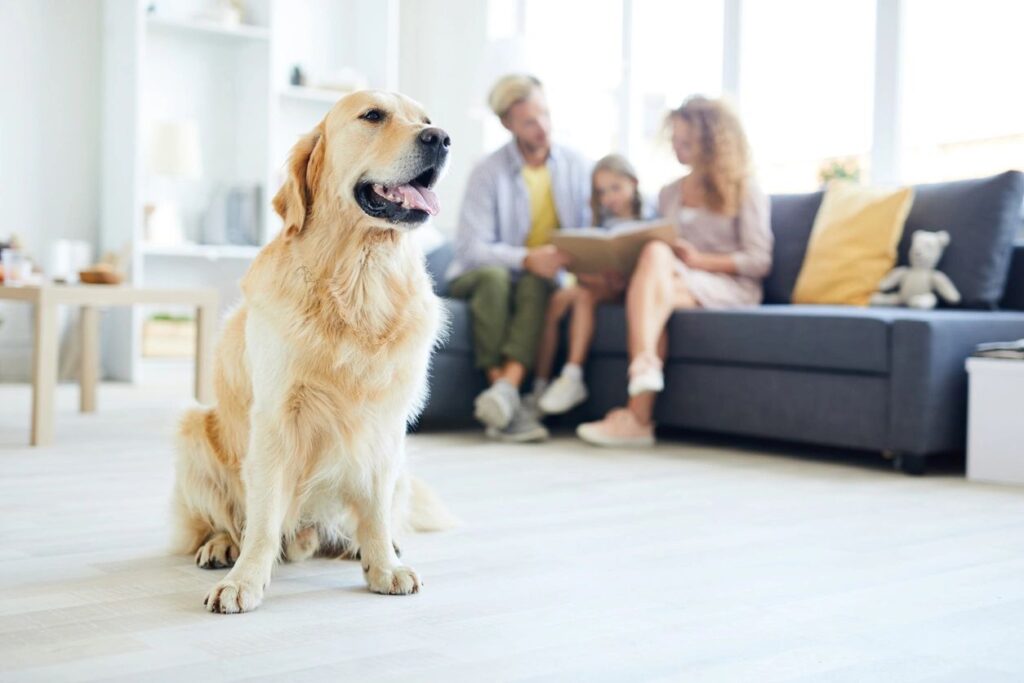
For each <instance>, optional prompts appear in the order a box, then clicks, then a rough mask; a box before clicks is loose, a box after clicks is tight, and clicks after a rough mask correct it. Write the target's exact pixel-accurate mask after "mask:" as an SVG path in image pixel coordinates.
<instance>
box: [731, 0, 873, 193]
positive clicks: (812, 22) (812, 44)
mask: <svg viewBox="0 0 1024 683" xmlns="http://www.w3.org/2000/svg"><path fill="white" fill-rule="evenodd" d="M741 22H742V24H741V25H742V33H741V39H740V95H739V96H740V106H741V111H740V113H741V115H742V119H743V122H744V124H745V125H746V129H747V134H748V136H749V137H750V143H751V146H752V148H753V154H754V162H755V163H756V165H757V169H758V177H759V179H760V181H761V183H762V185H763V187H764V189H765V190H766V191H769V192H787V191H797V192H806V191H808V190H812V189H814V188H815V187H817V186H818V185H820V178H819V175H820V174H821V172H822V170H823V169H824V168H828V167H831V166H832V164H834V163H835V164H839V165H841V166H843V167H846V168H848V169H850V170H853V169H857V170H859V171H860V175H861V179H862V180H867V179H868V178H867V176H868V168H867V164H868V159H869V152H870V150H871V137H872V136H871V127H872V102H873V92H874V89H873V82H874V54H875V3H874V2H866V1H863V0H861V1H859V2H848V1H846V0H775V1H774V2H744V3H743V5H742V18H741Z"/></svg>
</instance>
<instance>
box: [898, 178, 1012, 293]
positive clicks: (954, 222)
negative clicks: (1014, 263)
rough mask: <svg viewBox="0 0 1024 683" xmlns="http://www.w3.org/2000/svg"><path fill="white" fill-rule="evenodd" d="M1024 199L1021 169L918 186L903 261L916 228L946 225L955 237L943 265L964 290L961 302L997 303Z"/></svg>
mask: <svg viewBox="0 0 1024 683" xmlns="http://www.w3.org/2000/svg"><path fill="white" fill-rule="evenodd" d="M1022 201H1024V174H1022V173H1021V172H1020V171H1007V172H1006V173H1000V174H999V175H996V176H992V177H990V178H979V179H976V180H957V181H954V182H948V183H933V184H929V185H917V186H915V187H914V205H913V206H912V207H911V209H910V215H909V216H907V223H906V227H905V228H904V230H903V238H902V239H901V240H900V249H899V262H900V263H901V264H906V263H907V253H908V251H909V250H910V236H911V235H913V233H914V231H915V230H932V231H935V230H945V231H947V232H948V233H949V236H950V241H949V246H948V247H947V248H946V253H945V254H944V255H943V257H942V262H941V263H939V270H941V271H942V272H944V273H945V274H946V275H948V276H949V279H951V280H952V281H953V284H955V285H956V287H957V289H959V290H960V295H961V297H962V298H963V301H962V302H961V304H960V305H961V306H962V307H964V308H995V307H996V305H997V304H998V303H999V299H1000V298H1001V297H1002V295H1003V290H1004V289H1005V288H1006V276H1007V273H1008V271H1009V268H1010V256H1011V251H1012V248H1013V240H1014V237H1015V235H1016V232H1017V229H1018V227H1019V225H1020V218H1019V216H1020V207H1021V202H1022Z"/></svg>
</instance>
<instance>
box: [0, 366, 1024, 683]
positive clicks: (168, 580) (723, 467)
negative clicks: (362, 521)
mask: <svg viewBox="0 0 1024 683" xmlns="http://www.w3.org/2000/svg"><path fill="white" fill-rule="evenodd" d="M187 379H188V378H187V376H186V377H183V378H181V381H180V382H179V383H178V384H177V385H175V386H171V385H166V384H158V385H151V386H149V387H148V388H147V389H145V390H141V389H131V388H128V387H123V386H114V385H111V386H104V387H103V388H102V389H101V392H100V413H99V414H96V415H91V416H82V415H78V414H76V413H75V412H74V410H75V400H76V397H75V393H74V389H73V388H72V387H62V389H61V392H60V396H59V407H60V412H59V415H58V419H57V444H58V445H56V446H54V447H51V448H45V449H37V450H32V449H29V448H27V447H26V446H25V445H24V444H25V443H26V441H27V419H28V416H27V405H28V390H27V388H25V387H21V386H0V406H2V412H0V680H4V681H8V680H9V681H33V680H40V681H52V680H69V681H85V680H123V681H138V680H146V681H162V680H168V681H174V680H199V681H217V682H218V683H220V682H222V681H228V680H240V679H253V678H255V679H259V678H263V679H266V680H278V679H283V678H287V680H289V681H304V680H332V681H337V680H355V679H356V676H357V675H358V676H359V677H360V679H362V680H393V681H442V680H443V681H495V680H532V681H566V680H586V681H640V680H699V681H759V682H762V681H811V680H823V681H851V682H852V681H856V682H860V681H901V682H902V681H970V682H971V683H975V682H978V681H1020V680H1022V679H1024V647H1022V640H1024V489H1013V488H999V487H992V486H982V485H977V484H969V483H967V482H965V481H964V480H963V479H962V476H960V475H957V474H955V473H953V474H944V475H939V476H927V477H924V478H910V477H906V476H903V475H899V474H896V473H893V472H892V471H891V470H888V469H885V468H884V467H883V466H870V465H868V464H866V463H867V461H864V462H858V461H857V460H856V459H847V460H846V461H844V462H842V463H838V464H837V463H834V462H832V461H830V460H828V459H825V458H821V457H817V458H816V457H814V456H813V454H811V455H808V454H807V452H806V451H803V452H802V455H801V456H800V457H795V456H793V455H790V454H787V453H786V452H785V450H780V449H778V448H777V447H776V448H772V449H769V452H762V453H757V452H751V451H743V450H737V449H730V448H727V447H724V446H721V445H717V446H716V445H708V443H707V442H706V441H705V442H690V443H687V442H675V443H672V444H663V445H661V446H659V447H658V448H657V449H656V450H654V451H650V452H645V453H630V452H612V451H599V450H593V449H590V448H586V447H584V446H581V445H580V444H578V443H576V442H575V441H573V440H571V439H570V438H569V437H567V436H563V437H560V438H557V439H556V440H555V441H554V442H552V443H550V444H548V445H547V446H543V447H511V446H500V445H494V444H489V443H485V442H484V441H482V440H481V439H480V438H479V437H478V436H477V435H475V434H457V435H452V434H433V435H422V436H415V437H413V439H412V442H413V448H414V450H415V456H414V457H415V464H416V467H417V470H418V472H419V473H420V474H421V476H423V477H424V478H425V479H427V480H428V481H430V482H431V483H432V484H433V485H434V486H435V488H437V489H438V490H439V491H440V492H441V493H442V494H443V496H444V498H445V499H446V500H447V501H448V503H449V505H450V506H451V507H452V508H453V509H454V510H455V511H456V512H457V513H458V514H459V515H460V516H461V517H462V518H463V519H464V520H465V525H464V527H462V528H461V529H459V530H458V531H454V532H449V533H444V534H434V535H422V536H418V537H415V538H412V539H409V540H408V541H407V542H406V543H405V547H404V548H403V550H404V552H405V557H406V558H407V559H408V560H409V561H410V563H412V564H413V565H414V566H415V567H416V568H417V569H418V570H419V571H420V573H421V575H422V576H423V577H424V579H425V581H426V585H425V588H424V591H423V592H422V593H421V594H419V595H416V596H410V597H382V596H376V595H370V594H368V593H367V592H366V590H365V588H364V586H363V583H362V577H361V574H360V570H359V567H358V565H357V564H356V563H353V562H340V561H327V560H315V561H311V562H307V563H304V564H300V565H285V566H282V567H281V568H280V570H279V571H278V572H277V575H276V578H275V581H274V583H273V584H272V585H271V587H270V589H269V591H268V594H267V600H266V602H265V603H264V605H263V606H262V607H261V608H260V609H259V610H258V611H256V612H254V613H252V614H248V615H243V616H220V615H210V614H207V613H206V612H205V611H203V609H202V605H201V600H202V597H203V594H204V592H205V590H206V588H207V587H208V586H209V585H210V584H211V582H212V581H214V579H215V578H216V577H217V576H219V575H220V574H221V572H218V571H213V572H211V571H203V570H200V569H198V568H196V567H195V566H194V565H193V564H192V561H191V559H190V558H185V557H169V556H167V555H166V554H165V553H164V550H163V548H164V545H165V538H166V531H167V520H166V514H165V513H166V502H167V494H168V491H169V488H170V485H171V471H172V470H171V450H170V446H169V440H168V436H167V435H168V434H169V432H170V430H171V428H172V425H173V420H174V416H175V413H176V412H177V410H178V408H179V406H181V405H182V404H183V403H184V401H183V398H182V397H184V395H185V394H186V393H187V391H186V389H185V386H186V385H187Z"/></svg>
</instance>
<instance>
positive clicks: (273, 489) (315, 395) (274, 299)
mask: <svg viewBox="0 0 1024 683" xmlns="http://www.w3.org/2000/svg"><path fill="white" fill-rule="evenodd" d="M450 144H451V142H450V139H449V137H448V135H447V133H445V132H444V131H443V130H442V129H440V128H436V127H434V126H432V124H431V122H430V119H429V118H427V116H426V114H425V113H424V111H423V109H422V108H421V107H420V106H419V105H418V104H416V103H415V102H413V101H412V100H410V99H408V98H406V97H404V96H402V95H399V94H393V93H384V92H377V91H366V92H358V93H353V94H351V95H348V96H346V97H344V98H343V99H341V100H340V101H339V102H338V103H337V104H336V105H335V106H334V107H333V108H332V109H331V111H330V112H329V113H328V114H327V116H326V117H324V119H323V121H322V122H321V123H320V124H319V125H317V126H316V128H314V129H313V130H312V131H311V132H310V133H309V134H308V135H306V136H304V137H303V138H302V139H300V140H299V142H298V143H297V144H296V145H295V147H294V149H293V150H292V154H291V158H290V161H289V164H288V177H287V180H286V181H285V183H284V185H283V187H282V188H281V190H280V191H279V192H278V194H277V196H276V197H275V198H274V208H275V209H276V210H277V212H278V213H279V214H280V215H281V218H282V219H283V221H284V227H283V229H282V231H281V233H280V234H279V235H278V236H277V237H276V238H275V239H274V240H273V241H272V242H270V243H269V244H268V245H267V246H266V247H264V248H263V249H262V250H261V251H260V253H259V255H258V256H257V257H256V259H255V260H254V262H253V264H252V267H251V268H250V269H249V271H248V272H247V273H246V275H245V277H244V278H243V279H242V283H241V284H242V291H243V294H244V297H243V302H242V304H241V305H240V307H239V308H237V309H236V310H235V311H234V312H233V313H232V314H231V315H230V316H229V317H228V319H227V320H226V322H225V328H224V330H223V334H222V337H221V339H220V341H219V344H218V347H217V354H216V361H215V363H216V365H215V370H214V389H215V396H216V404H215V406H214V407H211V408H196V409H193V410H191V411H189V412H188V413H187V414H186V415H185V416H184V418H183V419H182V422H181V426H180V430H179V434H178V461H177V476H176V481H175V488H174V494H173V507H174V510H173V513H174V517H175V526H176V534H177V538H176V546H177V548H178V549H179V550H180V551H183V552H189V553H194V554H195V558H196V562H197V563H198V564H199V565H200V566H202V567H207V568H218V567H231V571H230V572H229V573H228V574H227V576H225V577H224V578H223V579H222V580H221V581H220V582H218V583H217V584H216V585H215V586H214V587H213V588H212V589H211V590H210V592H209V593H208V594H207V596H206V600H205V601H204V603H205V605H206V608H207V609H208V610H209V611H211V612H220V613H234V612H246V611H249V610H252V609H255V608H256V607H257V606H258V605H259V604H260V602H261V601H262V599H263V592H264V590H265V589H266V587H267V585H268V583H269V581H270V575H271V571H272V569H273V567H274V565H275V564H276V562H277V561H278V559H279V558H280V557H282V556H283V557H284V559H287V560H289V561H295V560H301V559H304V558H307V557H310V556H311V555H313V554H314V553H317V552H318V551H319V552H320V553H321V554H331V553H332V552H333V554H334V555H335V556H337V555H339V554H341V550H342V549H347V550H348V552H349V555H350V556H356V557H359V558H360V561H361V563H362V568H363V574H364V576H365V578H366V582H367V584H368V585H369V587H370V590H372V591H374V592H376V593H385V594H390V595H405V594H409V593H416V592H417V591H419V589H420V586H421V585H422V584H421V581H420V578H419V577H418V576H417V575H416V572H415V571H414V570H413V569H412V568H411V567H409V566H407V565H405V564H403V563H402V562H401V561H400V559H399V557H398V551H397V547H396V546H395V541H394V536H395V534H396V533H397V532H399V531H400V530H401V528H403V527H409V528H414V529H417V530H429V529H437V528H442V527H445V526H447V525H449V523H450V522H451V519H452V518H451V517H450V516H448V514H447V513H446V511H445V510H444V508H443V506H441V504H440V502H439V501H438V500H437V499H436V497H434V496H433V494H431V493H430V491H429V490H428V489H426V488H425V486H424V485H423V484H421V483H420V482H418V481H416V480H414V479H412V478H411V477H410V476H408V475H407V474H406V473H405V470H404V460H405V448H404V444H405V434H406V425H407V423H408V422H409V421H410V420H412V419H414V418H415V416H416V415H417V414H418V412H419V410H420V409H421V407H422V405H423V402H424V400H425V387H426V375H427V369H428V367H427V366H428V362H429V359H430V355H431V352H432V350H433V346H434V344H435V341H436V339H437V337H438V334H439V331H440V330H441V328H442V326H443V324H444V321H443V319H442V309H441V307H440V302H439V300H438V299H437V297H436V296H435V295H434V293H433V287H432V283H431V280H430V277H429V275H428V274H427V272H426V268H425V264H424V258H423V255H422V253H421V252H420V251H419V250H418V248H417V247H415V246H414V245H413V244H411V243H410V240H409V237H408V233H409V231H410V230H411V229H413V228H415V227H416V226H417V225H418V224H420V223H422V222H424V221H425V220H427V219H428V217H429V216H430V215H433V214H435V213H437V211H438V204H437V198H436V195H435V194H434V192H433V190H432V189H431V188H432V187H433V186H434V184H435V183H436V182H437V180H438V179H439V177H440V176H441V174H442V172H443V171H444V168H445V164H446V162H447V159H448V150H449V146H450ZM356 549H358V550H356Z"/></svg>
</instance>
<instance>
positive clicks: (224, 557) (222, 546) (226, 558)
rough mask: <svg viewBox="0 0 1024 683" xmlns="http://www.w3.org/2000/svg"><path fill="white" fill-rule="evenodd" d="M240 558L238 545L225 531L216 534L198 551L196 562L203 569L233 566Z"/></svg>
mask: <svg viewBox="0 0 1024 683" xmlns="http://www.w3.org/2000/svg"><path fill="white" fill-rule="evenodd" d="M237 559H238V546H237V545H235V542H234V541H232V540H231V537H230V536H228V535H227V534H225V533H220V534H216V535H215V536H214V537H213V538H211V539H210V540H208V541H207V542H206V543H204V544H203V545H201V546H200V547H199V550H197V551H196V564H197V565H198V566H199V567H200V568H202V569H223V568H225V567H233V566H234V564H235V560H237Z"/></svg>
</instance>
